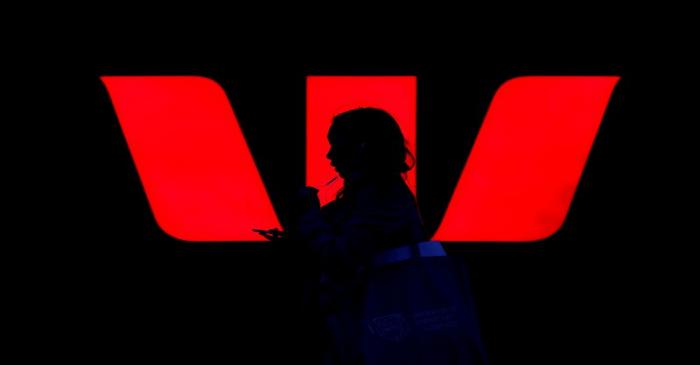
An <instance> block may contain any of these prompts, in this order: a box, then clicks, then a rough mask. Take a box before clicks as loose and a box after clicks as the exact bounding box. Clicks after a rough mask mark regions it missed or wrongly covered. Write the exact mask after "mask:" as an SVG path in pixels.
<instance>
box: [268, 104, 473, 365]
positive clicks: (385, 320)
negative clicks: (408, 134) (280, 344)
mask: <svg viewBox="0 0 700 365" xmlns="http://www.w3.org/2000/svg"><path fill="white" fill-rule="evenodd" d="M328 140H329V142H330V144H331V148H330V151H329V152H328V154H327V157H328V159H329V160H330V162H331V165H332V166H334V167H335V169H336V170H337V172H338V174H339V175H340V177H342V178H343V179H344V185H343V188H342V190H341V191H340V192H339V193H338V195H337V197H336V199H335V200H334V201H332V202H331V203H329V204H327V205H325V206H324V207H323V208H321V207H320V204H319V200H318V197H317V195H316V193H317V190H316V189H315V188H311V187H305V188H302V189H301V191H300V193H299V196H298V197H297V199H296V201H295V204H293V205H294V209H293V210H294V213H293V214H292V216H293V218H292V219H291V220H290V222H289V225H288V227H286V228H287V229H286V233H287V234H288V237H287V238H288V239H289V240H291V241H292V242H300V243H302V247H301V249H300V251H301V252H302V253H303V254H304V255H306V258H305V259H306V260H308V261H302V262H306V263H305V264H304V266H305V267H306V270H307V274H308V278H307V284H306V287H305V290H304V296H305V309H306V316H307V319H306V323H307V325H309V326H316V327H314V328H318V332H316V333H315V334H316V336H315V337H313V336H312V340H311V341H313V342H315V341H318V344H317V345H318V351H317V353H318V354H320V355H319V358H318V359H317V360H318V361H319V362H320V363H322V364H477V363H479V364H481V363H484V358H485V357H484V354H483V346H482V345H481V341H480V339H479V334H478V330H477V325H476V315H475V310H474V308H473V301H472V299H471V295H470V290H469V286H468V285H469V283H468V280H467V279H466V277H465V276H464V273H465V270H464V268H463V267H462V266H459V265H455V262H454V261H451V260H449V259H448V258H447V257H446V256H445V253H444V250H443V249H442V247H441V246H440V244H439V243H438V242H427V239H428V237H427V235H426V233H425V231H424V229H423V224H422V220H421V218H420V215H419V212H418V209H417V206H416V201H415V198H414V196H413V194H412V193H411V191H410V189H409V188H408V186H407V185H406V183H405V181H404V179H403V177H402V174H404V173H405V172H407V171H409V170H410V169H411V168H412V167H413V164H414V163H413V161H414V158H413V156H412V155H411V153H410V152H409V150H408V149H407V148H406V143H405V139H404V137H403V135H402V133H401V130H400V128H399V126H398V124H397V123H396V121H395V120H394V119H393V118H392V117H391V116H390V115H389V114H388V113H387V112H385V111H382V110H379V109H372V108H362V109H356V110H351V111H348V112H345V113H343V114H340V115H338V116H336V117H335V118H334V120H333V124H332V126H331V128H330V130H329V132H328ZM407 160H410V161H411V163H407V162H406V161H407ZM261 234H263V235H265V236H266V237H267V238H269V239H278V238H279V237H280V232H279V231H276V232H272V231H270V232H268V233H265V232H261ZM312 332H313V331H312Z"/></svg>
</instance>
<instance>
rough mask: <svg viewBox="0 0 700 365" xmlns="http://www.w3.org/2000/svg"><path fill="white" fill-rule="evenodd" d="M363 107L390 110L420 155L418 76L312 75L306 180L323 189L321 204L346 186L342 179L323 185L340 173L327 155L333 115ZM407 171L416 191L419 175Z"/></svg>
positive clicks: (308, 93)
mask: <svg viewBox="0 0 700 365" xmlns="http://www.w3.org/2000/svg"><path fill="white" fill-rule="evenodd" d="M360 107H373V108H379V109H383V110H385V111H387V112H388V113H389V114H391V115H392V116H393V117H394V119H396V121H397V122H398V123H399V126H400V127H401V131H402V132H403V134H404V137H405V138H406V140H408V142H409V149H410V150H411V153H413V155H414V156H415V155H416V148H415V146H416V143H415V142H416V77H415V76H309V77H308V78H307V81H306V117H307V120H306V181H307V184H308V185H311V186H315V187H318V188H319V190H320V191H319V198H320V200H321V204H326V203H328V202H329V201H331V200H333V199H334V198H335V194H336V192H337V191H338V190H339V189H340V188H341V187H342V185H343V182H342V179H341V178H339V179H338V180H337V181H335V182H334V183H333V184H331V185H330V186H328V187H327V188H323V187H322V186H323V184H324V183H325V182H327V181H328V180H330V179H331V178H332V177H333V176H335V174H336V172H335V170H334V169H333V167H331V165H330V161H328V159H327V158H326V154H327V153H328V149H329V148H330V145H329V143H328V137H327V135H328V129H329V128H330V126H331V122H332V121H333V117H335V116H336V115H338V114H340V113H342V112H344V111H348V110H351V109H356V108H360ZM415 171H416V170H415V169H412V170H411V171H409V172H408V174H407V183H408V186H409V187H410V188H411V190H412V191H413V193H414V194H415V192H416V174H415Z"/></svg>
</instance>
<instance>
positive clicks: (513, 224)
mask: <svg viewBox="0 0 700 365" xmlns="http://www.w3.org/2000/svg"><path fill="white" fill-rule="evenodd" d="M618 79H619V77H615V76H556V77H554V76H530V77H519V78H515V79H512V80H509V81H507V82H506V83H504V84H503V85H501V87H500V88H499V90H498V91H497V93H496V95H495V96H494V98H493V101H492V103H491V106H490V107H489V109H488V112H487V114H486V118H485V119H484V122H483V125H482V127H481V130H480V132H479V135H478V137H477V139H476V142H475V145H474V147H473V149H472V152H471V155H470V156H469V159H468V160H467V163H466V166H465V168H464V170H463V172H462V175H461V177H460V179H459V182H458V184H457V187H456V189H455V191H454V194H453V196H452V200H451V202H450V204H449V206H448V208H447V211H446V212H445V215H444V218H443V220H442V222H441V224H440V226H439V228H438V230H437V232H436V233H435V236H434V237H433V239H435V240H440V241H533V240H541V239H544V238H546V237H548V236H550V235H552V234H553V233H554V232H556V231H557V230H558V229H559V227H561V225H562V224H563V222H564V219H565V217H566V214H567V212H568V210H569V206H570V205H571V201H572V199H573V196H574V193H575V191H576V187H577V185H578V182H579V179H580V177H581V173H582V171H583V168H584V166H585V164H586V159H587V157H588V154H589V152H590V149H591V146H592V144H593V141H594V139H595V136H596V134H597V131H598V127H599V126H600V122H601V121H602V118H603V114H604V112H605V108H606V106H607V104H608V101H609V100H610V95H611V94H612V91H613V88H614V86H615V84H616V83H617V81H618ZM102 80H103V82H104V83H105V85H106V86H107V90H108V92H109V94H110V96H111V98H112V101H113V103H114V107H115V110H116V113H117V116H118V118H119V122H120V124H121V126H122V130H123V131H124V135H125V136H126V140H127V144H128V146H129V149H130V151H131V154H132V156H133V158H134V162H135V164H136V168H137V170H138V173H139V176H140V178H141V181H142V183H143V186H144V189H145V192H146V195H147V197H148V201H149V203H150V205H151V209H152V210H153V212H154V215H155V218H156V220H157V221H158V224H159V225H160V226H161V228H162V229H163V230H164V231H165V232H167V233H168V234H170V235H172V236H174V237H177V238H179V239H182V240H186V241H258V240H261V237H260V236H258V235H257V234H256V233H254V232H252V231H251V228H252V227H272V226H279V222H278V219H277V217H276V215H275V212H274V210H273V207H272V203H271V202H270V200H269V198H268V196H267V193H266V190H265V186H264V185H263V182H262V179H261V178H260V176H259V174H258V171H257V168H256V166H255V163H254V161H253V158H252V156H251V154H250V151H249V150H248V147H247V145H246V141H245V137H244V136H243V134H242V133H241V130H240V128H239V126H238V122H237V120H236V116H235V114H234V113H233V110H232V108H231V106H230V104H229V102H228V99H227V97H226V94H225V93H224V91H223V90H222V89H221V87H220V86H219V85H218V84H217V83H216V82H214V81H212V80H209V79H206V78H202V77H195V76H109V77H102ZM361 106H371V107H376V108H381V109H384V110H386V111H387V112H389V113H390V114H391V115H392V116H393V117H394V118H395V119H396V121H397V122H398V123H399V124H400V126H401V128H402V131H403V133H404V136H405V137H406V138H407V139H408V141H409V144H410V145H411V146H415V136H416V133H415V131H416V128H415V126H416V78H415V77H413V76H394V77H390V76H381V77H355V76H346V77H343V76H338V77H335V76H310V77H308V78H307V132H306V133H307V141H308V144H307V170H308V171H307V172H306V176H307V181H322V180H323V179H325V178H328V177H330V176H332V175H333V171H332V170H331V167H330V165H329V164H328V161H327V160H326V159H325V155H326V152H327V151H328V148H329V146H328V142H327V140H326V137H325V136H326V132H327V130H328V128H329V127H330V123H331V119H332V117H333V116H334V115H336V114H338V113H340V112H342V111H345V110H349V109H354V108H357V107H361ZM426 122H429V121H426ZM412 152H413V153H414V155H415V153H416V151H415V149H412ZM417 168H419V167H418V166H417ZM415 181H416V180H415V169H414V170H412V171H411V173H410V174H409V176H408V182H409V186H410V187H411V189H412V190H413V191H414V193H415ZM321 199H322V203H324V202H326V201H328V199H329V196H322V197H321Z"/></svg>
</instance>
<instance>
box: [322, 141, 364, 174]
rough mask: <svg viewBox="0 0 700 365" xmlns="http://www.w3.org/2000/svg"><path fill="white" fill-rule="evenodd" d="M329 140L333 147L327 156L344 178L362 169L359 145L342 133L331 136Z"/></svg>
mask: <svg viewBox="0 0 700 365" xmlns="http://www.w3.org/2000/svg"><path fill="white" fill-rule="evenodd" d="M328 142H329V143H330V145H331V148H330V150H329V151H328V154H327V155H326V158H328V159H329V160H330V161H331V166H333V167H334V168H335V170H336V171H337V172H338V174H339V175H340V176H341V177H342V178H344V179H345V178H347V177H348V176H351V175H352V174H353V173H354V172H357V171H358V170H359V169H360V166H361V162H360V154H359V150H360V148H359V145H357V144H356V143H353V142H352V141H350V140H348V139H347V138H344V137H343V136H342V135H333V136H329V138H328Z"/></svg>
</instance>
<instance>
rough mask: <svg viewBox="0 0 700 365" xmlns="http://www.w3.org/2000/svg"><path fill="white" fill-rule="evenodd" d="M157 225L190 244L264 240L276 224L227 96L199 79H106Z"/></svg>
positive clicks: (157, 77) (181, 77)
mask: <svg viewBox="0 0 700 365" xmlns="http://www.w3.org/2000/svg"><path fill="white" fill-rule="evenodd" d="M102 81H103V82H104V84H105V85H106V86H107V90H108V91H109V95H110V96H111V98H112V102H113V103H114V109H115V110H116V113H117V117H118V119H119V123H120V124H121V127H122V130H123V132H124V136H125V137H126V141H127V143H128V146H129V150H130V151H131V154H132V156H133V159H134V163H135V164H136V168H137V170H138V173H139V176H140V178H141V181H142V183H143V186H144V189H145V191H146V195H147V197H148V201H149V203H150V204H151V209H152V210H153V213H154V215H155V218H156V220H157V221H158V224H159V225H160V227H161V228H162V229H163V230H164V231H165V232H167V233H168V234H170V235H172V236H173V237H176V238H179V239H181V240H186V241H262V240H264V239H263V238H262V237H261V236H259V235H258V234H256V233H254V232H252V231H251V228H254V227H256V228H257V227H261V228H270V227H278V226H279V222H278V220H277V216H276V214H275V211H274V209H273V206H272V203H271V202H270V200H269V198H268V195H267V192H266V190H265V186H264V185H263V182H262V179H261V178H260V175H259V174H258V170H257V168H256V167H255V162H254V161H253V157H252V156H251V154H250V151H249V149H248V146H247V145H246V141H245V138H244V136H243V134H242V133H241V129H240V128H239V126H238V121H237V120H236V116H235V115H234V113H233V110H232V109H231V106H230V104H229V101H228V99H227V97H226V94H225V93H224V91H223V90H222V89H221V87H220V86H219V85H218V84H217V83H216V82H214V81H212V80H209V79H206V78H203V77H194V76H167V77H165V76H143V77H140V76H110V77H102Z"/></svg>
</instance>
